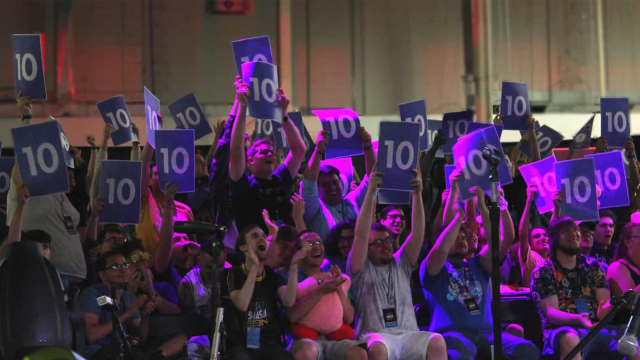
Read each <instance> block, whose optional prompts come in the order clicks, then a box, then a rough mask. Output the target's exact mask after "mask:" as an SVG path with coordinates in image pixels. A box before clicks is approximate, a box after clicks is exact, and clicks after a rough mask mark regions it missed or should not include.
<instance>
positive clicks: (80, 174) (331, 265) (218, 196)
mask: <svg viewBox="0 0 640 360" xmlns="http://www.w3.org/2000/svg"><path fill="white" fill-rule="evenodd" d="M234 85H235V88H236V92H235V95H236V97H235V102H234V104H233V107H232V109H231V112H230V115H229V117H228V119H227V120H226V121H223V122H220V123H218V124H216V126H215V130H216V134H215V140H214V143H213V145H212V147H211V150H210V151H209V152H208V153H207V154H206V155H205V156H202V155H200V154H197V155H196V176H195V177H196V178H195V182H196V191H195V192H194V193H190V194H178V191H179V186H178V185H177V184H174V183H171V182H169V183H168V184H167V185H166V186H165V187H164V188H162V187H161V186H160V181H159V179H158V172H157V167H156V166H155V165H154V164H153V158H154V148H153V147H152V146H151V145H150V144H149V143H147V144H145V145H144V146H143V147H141V146H140V143H138V142H133V144H132V148H131V157H130V158H131V160H139V161H141V162H142V178H141V189H142V196H141V211H140V223H139V224H137V225H128V224H103V223H101V222H100V213H101V211H102V209H103V206H104V204H103V201H102V200H101V199H100V196H99V179H100V173H101V164H102V161H103V160H106V159H108V143H109V139H110V136H111V133H112V132H113V131H114V129H113V128H112V127H111V126H105V128H104V132H103V134H102V139H101V142H100V144H99V146H95V145H98V144H96V141H95V139H93V137H89V138H88V139H87V140H88V142H89V143H90V144H91V145H92V146H94V147H93V148H92V150H91V154H90V159H89V161H88V162H87V161H85V160H84V159H83V157H82V153H81V151H79V150H77V149H72V150H73V151H74V157H75V165H76V166H75V168H73V169H71V168H69V169H68V175H69V182H70V188H71V190H70V192H68V193H66V194H55V195H47V196H38V197H30V196H29V191H28V187H29V184H27V183H24V182H22V181H21V178H20V173H19V171H18V167H17V165H16V167H15V168H14V169H13V172H12V175H11V181H10V188H9V193H8V196H7V211H6V213H7V222H6V223H7V227H5V228H3V231H2V234H0V241H1V242H0V245H1V246H2V248H3V249H4V248H5V247H8V246H10V244H12V243H14V242H18V241H34V242H36V243H38V244H40V245H41V246H42V251H43V256H44V257H46V258H47V259H49V260H50V262H51V264H53V265H54V266H55V268H56V269H57V271H58V273H59V275H60V279H61V285H60V286H61V287H62V289H63V291H64V293H65V296H66V299H67V301H68V303H69V306H70V307H73V308H76V309H80V311H81V312H82V314H83V319H84V329H85V336H86V339H85V340H86V341H85V343H84V344H83V345H84V346H82V347H81V348H80V347H78V349H77V350H78V351H79V352H80V353H81V354H82V355H83V356H85V357H86V358H88V359H109V358H113V354H114V351H115V352H116V353H117V352H118V351H120V348H119V347H118V346H117V344H114V343H112V341H113V338H112V337H111V334H112V332H113V331H114V328H113V325H112V324H113V323H112V318H111V316H112V314H111V312H109V311H107V310H105V308H104V307H100V306H99V305H98V303H97V301H96V299H97V298H98V297H100V296H113V295H115V298H114V299H113V300H114V301H115V303H116V305H117V312H116V313H117V316H118V319H119V320H120V322H121V323H122V324H123V327H124V329H125V331H126V332H128V333H130V335H131V336H132V337H133V338H135V339H136V344H139V347H140V348H141V349H144V352H145V353H146V354H155V356H158V357H163V358H173V359H180V358H187V357H189V358H194V359H199V358H204V356H208V355H207V349H210V345H209V341H210V336H211V334H212V324H213V322H214V319H215V316H216V314H215V312H212V310H214V311H215V307H214V306H215V305H216V304H220V305H221V306H222V307H223V309H224V311H225V312H224V325H225V326H224V329H225V331H224V332H225V335H224V336H223V340H222V343H221V344H220V349H221V351H222V352H224V354H225V355H226V358H227V359H298V360H303V359H304V360H316V359H350V360H352V359H376V360H378V359H383V360H384V359H387V360H400V359H429V360H441V359H454V360H458V359H475V358H490V356H491V355H486V354H490V351H491V348H492V346H494V344H493V325H494V324H493V317H492V307H491V302H492V299H491V289H490V279H491V276H492V273H493V272H494V271H493V267H492V262H491V256H492V249H491V241H488V239H491V238H492V234H491V232H492V227H491V221H490V218H489V208H488V205H487V203H488V200H487V199H486V195H485V193H484V192H483V190H482V189H481V188H480V187H474V188H472V189H471V190H470V191H471V192H472V195H473V196H472V197H471V198H470V199H469V200H467V201H465V202H462V201H461V196H462V194H461V191H463V190H462V189H461V188H460V187H459V185H458V183H459V182H460V181H461V180H462V172H461V171H460V170H455V171H453V173H452V174H451V175H450V177H449V182H450V186H449V188H447V186H446V183H447V182H446V179H445V171H444V167H445V165H446V164H447V163H450V159H449V155H445V157H444V158H439V157H436V153H437V151H438V149H440V148H441V147H442V145H443V144H444V139H443V137H442V136H441V134H438V135H437V136H436V138H435V140H434V142H433V146H432V147H431V148H430V149H429V150H428V151H426V152H425V153H423V154H422V156H421V157H420V159H419V162H418V167H417V168H416V169H415V170H414V173H415V177H414V178H413V179H412V180H410V181H409V184H408V185H409V187H410V188H411V189H412V192H411V200H410V204H409V205H408V206H407V205H389V206H383V205H379V204H377V195H378V190H379V187H380V186H381V185H382V184H383V182H384V181H385V177H386V176H388V174H384V173H382V172H379V171H378V169H377V166H376V154H375V152H374V147H373V144H372V139H371V136H370V135H369V133H368V132H367V131H366V129H364V128H360V129H359V133H358V137H357V139H356V140H354V141H359V142H361V144H362V148H363V151H364V160H365V166H364V169H360V172H361V173H362V174H363V176H362V177H361V181H358V183H357V184H354V186H353V187H352V188H350V189H349V191H343V186H344V185H343V183H342V181H341V177H340V175H341V174H340V171H339V170H338V169H337V168H335V167H333V166H329V165H323V164H322V163H321V161H322V160H323V157H324V155H325V150H326V146H327V143H328V142H329V141H330V140H329V136H328V134H327V132H326V131H321V132H320V133H319V134H318V135H317V138H316V144H315V149H314V151H313V154H312V155H311V157H310V159H309V160H308V162H305V154H306V152H307V148H306V146H305V142H304V141H303V139H302V137H301V135H300V132H299V131H298V129H297V128H296V126H295V125H294V124H293V122H292V121H291V120H289V119H288V118H287V117H286V116H285V117H284V118H283V119H282V128H283V130H284V133H285V135H286V140H287V144H288V147H289V152H288V154H287V155H286V157H285V156H283V155H282V151H280V150H279V149H277V148H276V147H275V146H274V142H273V141H271V140H269V139H261V140H255V141H254V140H253V139H252V137H251V136H248V135H247V129H246V124H247V98H248V96H249V95H250V91H249V87H248V86H247V85H246V84H244V83H243V82H242V80H240V79H236V82H235V83H234ZM278 101H279V104H280V106H281V110H282V114H287V109H288V106H289V100H288V99H287V97H286V95H285V94H284V93H283V92H282V91H281V90H279V94H278ZM31 106H32V104H31V101H30V100H29V99H28V98H26V97H19V98H18V108H19V110H20V111H21V114H22V122H23V125H28V124H29V123H30V121H31ZM159 120H160V121H161V120H162V118H161V117H159ZM494 122H495V123H496V124H499V123H500V117H499V116H498V117H496V119H494ZM527 124H528V131H527V132H526V133H525V134H524V135H523V137H522V140H521V141H520V142H519V143H518V144H517V145H515V146H513V147H512V150H511V152H510V153H508V154H507V155H508V157H507V159H506V160H507V161H508V164H509V169H510V171H511V174H512V176H513V179H514V182H513V183H512V184H509V185H506V186H505V187H504V189H500V191H499V192H500V194H499V204H500V224H499V229H500V231H499V232H500V234H499V238H500V248H499V249H498V251H499V257H500V259H501V264H502V265H501V268H500V269H499V274H493V275H494V276H500V279H501V281H500V282H501V283H502V284H503V286H501V291H504V292H509V291H518V292H526V291H528V290H530V294H531V298H532V301H533V302H534V303H535V305H536V306H537V308H538V309H539V315H540V321H541V324H540V325H541V329H542V333H541V334H539V337H540V338H541V339H542V340H543V342H542V344H536V343H534V342H535V339H533V338H529V339H527V338H525V336H524V334H525V330H526V329H523V327H522V326H519V325H518V324H502V325H503V329H504V332H503V334H502V344H500V345H497V346H501V347H502V352H503V354H504V357H505V358H508V359H538V358H540V356H542V355H545V356H550V358H556V359H564V358H565V356H566V355H567V354H568V353H569V352H570V351H571V350H572V349H573V348H574V347H575V346H576V345H577V344H578V342H579V341H580V340H581V339H583V338H584V337H585V336H586V334H587V333H588V331H589V330H590V329H593V328H594V326H595V325H596V324H597V323H598V322H599V321H601V320H602V319H603V318H604V317H605V316H606V315H607V314H608V313H609V312H610V311H611V309H612V306H611V302H610V300H611V297H612V296H616V297H619V296H621V295H622V294H623V293H625V292H626V291H627V290H629V289H633V290H634V291H640V223H638V222H634V221H632V219H633V218H634V217H633V216H632V214H634V213H635V212H636V211H638V210H640V201H638V199H639V198H640V197H639V195H640V193H639V192H638V191H637V189H638V185H640V173H639V172H638V164H637V162H636V160H635V147H634V143H633V140H632V139H629V141H628V142H627V143H626V145H625V148H624V149H623V151H625V153H626V155H627V157H628V158H629V159H630V160H631V161H630V166H629V174H627V176H628V185H629V194H630V199H631V205H630V206H629V207H626V208H614V209H607V210H602V211H601V212H600V219H599V220H598V221H597V222H576V221H574V220H573V219H571V218H570V217H566V216H563V214H562V213H561V211H560V206H559V204H560V203H561V202H563V201H564V195H563V193H562V192H561V191H559V192H557V193H556V194H555V196H554V201H555V204H556V207H555V210H554V211H553V212H552V213H551V214H540V213H539V211H538V209H537V208H536V203H535V200H536V198H537V196H538V193H539V189H537V188H536V187H535V186H527V184H526V183H525V181H524V179H523V177H522V175H521V174H520V172H519V170H518V169H519V167H520V166H522V165H524V164H527V163H531V162H535V161H538V160H541V155H540V151H539V148H538V143H537V141H536V139H537V136H536V128H535V126H534V124H535V120H534V119H533V117H531V116H530V117H529V119H528V122H527ZM133 131H134V132H137V129H135V128H134V129H133ZM525 142H528V143H529V146H530V148H531V151H530V152H531V158H527V157H525V156H524V155H523V154H521V152H520V150H519V149H520V146H521V145H522V144H524V143H525ZM595 146H596V152H605V151H608V150H610V149H608V147H607V143H606V139H605V138H599V139H598V140H597V141H596V143H595ZM357 170H358V169H356V172H357ZM345 194H346V195H345ZM216 204H218V205H219V204H222V206H216ZM192 220H200V221H206V222H216V223H219V222H221V221H222V222H224V224H222V225H225V226H227V227H228V231H227V233H226V234H225V235H224V239H223V241H220V240H222V239H221V237H220V236H216V237H213V238H212V237H204V236H200V235H194V234H183V233H178V232H176V231H175V229H174V223H175V222H176V221H192ZM516 226H518V228H517V230H518V231H516ZM3 254H4V251H2V250H0V261H1V259H2V258H3ZM25 286H28V284H25ZM416 292H417V293H418V294H419V295H422V296H417V297H416V295H415V294H416ZM218 294H219V297H220V302H218V299H217V296H218ZM416 298H418V299H419V301H420V302H423V303H424V304H426V308H427V309H428V313H429V316H428V318H429V321H428V323H419V319H417V317H416V312H415V310H414V305H416ZM212 303H213V305H212ZM630 316H631V312H630V309H623V311H621V312H619V313H618V315H617V317H616V318H615V319H614V321H613V322H612V323H611V324H610V325H607V326H606V327H604V328H603V330H601V331H600V332H599V333H598V334H597V335H596V336H595V338H594V339H593V340H592V341H590V342H589V343H588V344H587V346H586V347H585V348H584V349H583V351H582V352H581V354H580V355H579V357H578V358H579V359H586V358H587V357H589V356H599V357H597V358H602V359H605V358H606V359H614V358H622V355H619V354H618V352H617V339H619V338H620V336H621V335H622V333H623V332H624V329H625V325H626V323H627V322H628V320H629V318H630ZM114 349H115V350H114ZM483 354H484V355H483ZM149 356H151V355H149ZM483 356H484V357H483ZM630 358H633V359H636V358H638V359H640V355H636V356H633V357H630Z"/></svg>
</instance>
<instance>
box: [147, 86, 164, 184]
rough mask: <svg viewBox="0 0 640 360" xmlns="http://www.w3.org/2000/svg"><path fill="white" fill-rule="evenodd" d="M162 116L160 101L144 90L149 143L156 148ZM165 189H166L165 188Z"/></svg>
mask: <svg viewBox="0 0 640 360" xmlns="http://www.w3.org/2000/svg"><path fill="white" fill-rule="evenodd" d="M159 114H160V100H158V98H157V97H155V95H153V93H151V91H149V89H147V87H146V86H145V88H144V115H145V118H146V124H147V141H149V144H151V146H153V148H154V149H155V148H156V137H155V136H156V135H155V131H156V130H160V129H161V126H160V123H159V122H158V115H159ZM163 189H164V188H163Z"/></svg>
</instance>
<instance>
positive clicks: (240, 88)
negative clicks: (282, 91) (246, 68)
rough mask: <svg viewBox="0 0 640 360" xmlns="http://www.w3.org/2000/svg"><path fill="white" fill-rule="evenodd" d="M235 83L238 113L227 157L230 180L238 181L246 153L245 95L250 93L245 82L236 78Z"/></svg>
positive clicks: (241, 173) (242, 171)
mask: <svg viewBox="0 0 640 360" xmlns="http://www.w3.org/2000/svg"><path fill="white" fill-rule="evenodd" d="M235 85H236V99H237V100H238V107H237V109H238V113H237V115H236V121H234V122H233V129H232V130H231V149H230V154H231V155H230V159H229V177H230V178H231V180H232V181H238V180H240V178H241V177H242V175H243V174H244V172H245V169H246V167H245V166H246V164H245V158H246V154H245V151H244V135H245V134H246V133H247V130H246V126H247V97H248V96H250V95H251V92H250V91H249V87H248V85H247V84H245V83H243V82H242V79H238V80H236V82H235Z"/></svg>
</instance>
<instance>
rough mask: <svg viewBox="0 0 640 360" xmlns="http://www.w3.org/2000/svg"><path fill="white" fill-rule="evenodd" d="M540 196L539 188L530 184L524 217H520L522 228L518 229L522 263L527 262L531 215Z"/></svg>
mask: <svg viewBox="0 0 640 360" xmlns="http://www.w3.org/2000/svg"><path fill="white" fill-rule="evenodd" d="M537 197H538V188H537V187H536V186H535V185H530V186H529V187H527V203H526V204H525V206H524V211H523V212H522V217H521V218H520V228H519V229H518V234H519V239H520V264H521V265H522V266H524V265H523V264H526V263H527V260H528V257H527V254H528V253H529V229H530V228H531V223H530V220H529V217H530V216H531V206H532V205H533V203H534V202H535V201H536V198H537Z"/></svg>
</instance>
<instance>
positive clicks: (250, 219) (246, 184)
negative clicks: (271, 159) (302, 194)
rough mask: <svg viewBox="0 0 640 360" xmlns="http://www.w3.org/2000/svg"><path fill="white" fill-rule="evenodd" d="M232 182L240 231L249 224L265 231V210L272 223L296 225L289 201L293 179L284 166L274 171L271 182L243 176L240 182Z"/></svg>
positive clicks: (234, 204)
mask: <svg viewBox="0 0 640 360" xmlns="http://www.w3.org/2000/svg"><path fill="white" fill-rule="evenodd" d="M230 183H231V184H230V187H231V194H232V198H233V211H234V213H235V219H236V227H237V228H238V231H242V229H244V227H245V226H247V225H250V224H256V225H258V226H261V227H262V228H264V229H266V228H267V227H266V225H265V223H264V219H263V218H262V210H263V209H267V211H269V217H270V218H271V220H272V221H274V222H277V221H284V222H285V223H286V224H289V225H294V223H293V218H292V217H291V210H292V207H291V203H290V202H289V200H290V199H291V195H292V193H291V187H292V186H293V179H292V178H291V174H290V173H289V169H287V167H286V166H285V165H284V164H282V165H280V166H279V167H278V168H277V169H276V170H275V171H274V172H273V175H272V176H271V179H270V180H263V179H256V178H254V177H252V176H248V175H247V174H246V173H244V174H242V177H241V178H240V179H239V180H238V181H237V182H234V181H233V180H232V181H231V182H230Z"/></svg>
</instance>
